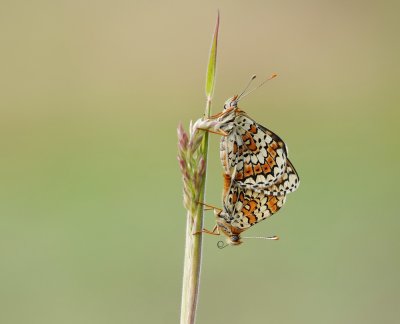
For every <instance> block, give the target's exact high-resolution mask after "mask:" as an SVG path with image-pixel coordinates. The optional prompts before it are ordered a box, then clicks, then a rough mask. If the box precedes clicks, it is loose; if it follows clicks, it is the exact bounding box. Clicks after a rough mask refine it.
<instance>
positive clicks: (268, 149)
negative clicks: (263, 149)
mask: <svg viewBox="0 0 400 324" xmlns="http://www.w3.org/2000/svg"><path fill="white" fill-rule="evenodd" d="M267 151H268V153H269V154H270V155H271V156H272V157H273V158H275V156H276V151H275V150H274V149H273V148H272V147H271V146H269V147H268V148H267Z"/></svg>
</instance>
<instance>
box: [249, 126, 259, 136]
mask: <svg viewBox="0 0 400 324" xmlns="http://www.w3.org/2000/svg"><path fill="white" fill-rule="evenodd" d="M249 132H250V133H253V134H256V133H257V127H256V125H254V124H253V125H251V126H250V129H249Z"/></svg>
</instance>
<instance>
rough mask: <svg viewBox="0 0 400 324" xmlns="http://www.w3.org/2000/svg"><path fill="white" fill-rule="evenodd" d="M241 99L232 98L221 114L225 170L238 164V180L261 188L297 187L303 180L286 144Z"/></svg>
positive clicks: (279, 192)
mask: <svg viewBox="0 0 400 324" xmlns="http://www.w3.org/2000/svg"><path fill="white" fill-rule="evenodd" d="M237 99H238V96H235V97H233V98H231V99H228V100H227V101H226V103H225V105H224V111H223V112H222V113H221V114H220V115H219V116H218V117H217V121H218V123H219V125H220V126H219V131H221V132H223V133H224V134H225V136H222V138H221V144H220V158H221V162H222V165H223V167H224V169H225V173H232V170H233V168H236V176H235V181H236V183H237V184H238V185H239V186H240V187H243V188H246V189H252V190H255V191H257V192H265V193H266V194H271V195H283V194H287V193H289V192H293V191H295V190H296V189H297V188H298V186H299V184H300V180H299V176H298V174H297V172H296V170H295V168H294V166H293V164H292V163H291V162H290V160H289V159H288V148H287V146H286V144H285V143H284V142H283V140H282V139H281V138H280V137H279V136H278V135H276V134H275V133H273V132H272V131H270V130H269V129H267V128H266V127H264V126H262V125H260V124H259V123H257V122H256V121H255V120H253V119H252V118H250V117H249V116H248V115H247V114H246V113H245V112H244V111H243V110H241V109H239V108H238V106H237Z"/></svg>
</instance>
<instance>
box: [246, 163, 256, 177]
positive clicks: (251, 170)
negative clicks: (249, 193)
mask: <svg viewBox="0 0 400 324" xmlns="http://www.w3.org/2000/svg"><path fill="white" fill-rule="evenodd" d="M253 174H254V172H253V168H252V167H251V165H250V164H245V165H244V176H245V177H246V178H247V177H250V176H252V175H253Z"/></svg>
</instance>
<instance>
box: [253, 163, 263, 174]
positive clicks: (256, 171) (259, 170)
mask: <svg viewBox="0 0 400 324" xmlns="http://www.w3.org/2000/svg"><path fill="white" fill-rule="evenodd" d="M253 168H254V174H259V173H261V172H262V168H261V164H260V163H258V164H256V165H255V166H254V167H253Z"/></svg>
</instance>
